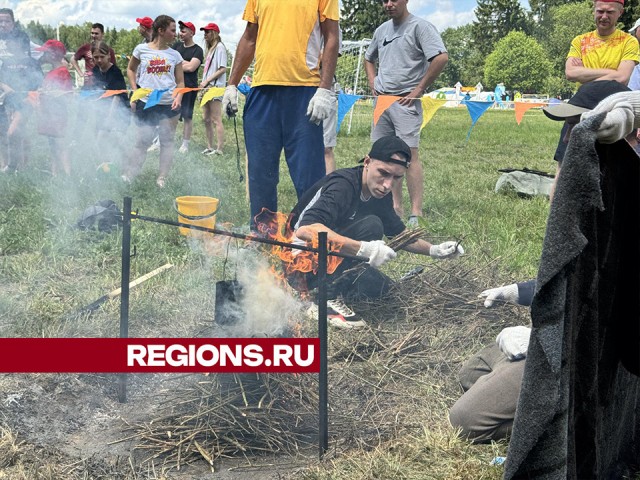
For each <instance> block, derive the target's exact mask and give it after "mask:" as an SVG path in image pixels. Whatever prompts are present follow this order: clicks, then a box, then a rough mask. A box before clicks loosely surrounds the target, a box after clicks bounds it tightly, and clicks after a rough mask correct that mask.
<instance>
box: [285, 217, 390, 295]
mask: <svg viewBox="0 0 640 480" xmlns="http://www.w3.org/2000/svg"><path fill="white" fill-rule="evenodd" d="M334 231H335V232H336V233H339V234H340V235H343V236H345V237H348V238H351V239H353V240H358V241H363V242H368V241H372V240H380V239H382V237H383V236H384V228H383V226H382V221H381V220H380V218H379V217H376V216H375V215H366V216H362V217H356V218H355V219H354V220H353V222H351V223H349V225H347V226H345V227H342V228H337V229H335V230H334ZM360 263H362V262H358V261H357V260H348V259H343V260H342V262H341V263H340V265H339V266H338V268H336V270H335V271H334V272H333V273H332V274H330V275H328V281H329V284H328V285H327V297H328V298H329V299H333V298H337V297H338V296H342V297H343V298H346V299H352V300H358V299H360V300H365V299H375V298H380V297H382V296H384V295H385V294H387V293H388V291H389V289H390V288H391V285H392V284H393V280H391V279H390V278H389V277H388V276H386V275H385V274H384V273H382V272H380V271H379V270H378V269H376V268H373V267H371V266H369V265H367V264H364V265H365V268H357V269H355V270H352V269H354V268H355V267H356V266H357V265H358V264H360ZM348 270H349V271H348ZM345 272H346V273H345ZM305 280H306V288H307V289H308V290H312V289H314V288H316V287H317V286H318V282H317V277H316V275H315V274H314V273H313V272H309V273H307V274H306V275H305ZM292 285H293V284H292ZM293 286H294V288H297V287H296V286H295V285H293Z"/></svg>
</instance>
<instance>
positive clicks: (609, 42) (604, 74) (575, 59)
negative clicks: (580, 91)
mask: <svg viewBox="0 0 640 480" xmlns="http://www.w3.org/2000/svg"><path fill="white" fill-rule="evenodd" d="M623 10H624V0H601V1H596V2H594V8H593V12H594V20H595V23H596V29H595V30H594V31H592V32H588V33H585V34H582V35H578V36H577V37H575V38H574V39H573V41H572V42H571V48H570V50H569V54H568V55H567V62H566V64H565V75H566V77H567V80H569V81H571V82H580V83H587V82H591V81H594V80H615V81H617V82H620V83H623V84H625V85H626V84H627V83H628V82H629V78H630V77H631V73H632V72H633V69H634V67H635V66H636V64H637V63H638V61H640V51H639V50H638V40H637V39H636V38H635V37H634V36H633V35H629V34H628V33H626V32H623V31H622V30H618V29H617V28H616V24H617V22H618V19H619V18H620V16H621V15H622V12H623Z"/></svg>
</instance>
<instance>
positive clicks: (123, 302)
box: [118, 197, 131, 403]
mask: <svg viewBox="0 0 640 480" xmlns="http://www.w3.org/2000/svg"><path fill="white" fill-rule="evenodd" d="M130 274H131V197H124V206H123V207H122V273H121V278H120V288H121V294H120V338H128V337H129V276H130ZM118 401H119V402H120V403H125V402H126V401H127V374H126V373H122V374H120V375H119V376H118Z"/></svg>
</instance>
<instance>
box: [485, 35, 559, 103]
mask: <svg viewBox="0 0 640 480" xmlns="http://www.w3.org/2000/svg"><path fill="white" fill-rule="evenodd" d="M551 69H552V65H551V62H550V61H549V60H548V59H547V53H546V52H545V50H544V48H542V45H540V44H539V43H538V42H537V41H536V40H535V39H534V38H532V37H530V36H528V35H526V34H525V33H523V32H515V31H514V32H511V33H509V34H508V35H507V36H506V37H505V38H503V39H502V40H500V41H499V42H498V43H497V45H496V48H495V50H494V51H493V52H492V53H491V55H489V56H488V57H487V61H486V62H485V66H484V84H485V86H487V87H488V88H493V87H494V85H496V84H498V83H500V82H502V83H504V84H505V86H506V87H507V88H508V89H511V90H519V91H521V92H523V93H535V92H540V91H543V89H544V86H545V81H546V80H547V78H548V77H549V76H550V74H551Z"/></svg>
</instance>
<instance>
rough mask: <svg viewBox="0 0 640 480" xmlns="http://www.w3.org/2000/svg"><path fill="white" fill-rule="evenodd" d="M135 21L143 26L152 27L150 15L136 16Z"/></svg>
mask: <svg viewBox="0 0 640 480" xmlns="http://www.w3.org/2000/svg"><path fill="white" fill-rule="evenodd" d="M136 22H138V23H139V24H140V25H142V26H143V27H144V28H152V27H153V19H152V18H151V17H142V18H136Z"/></svg>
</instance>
